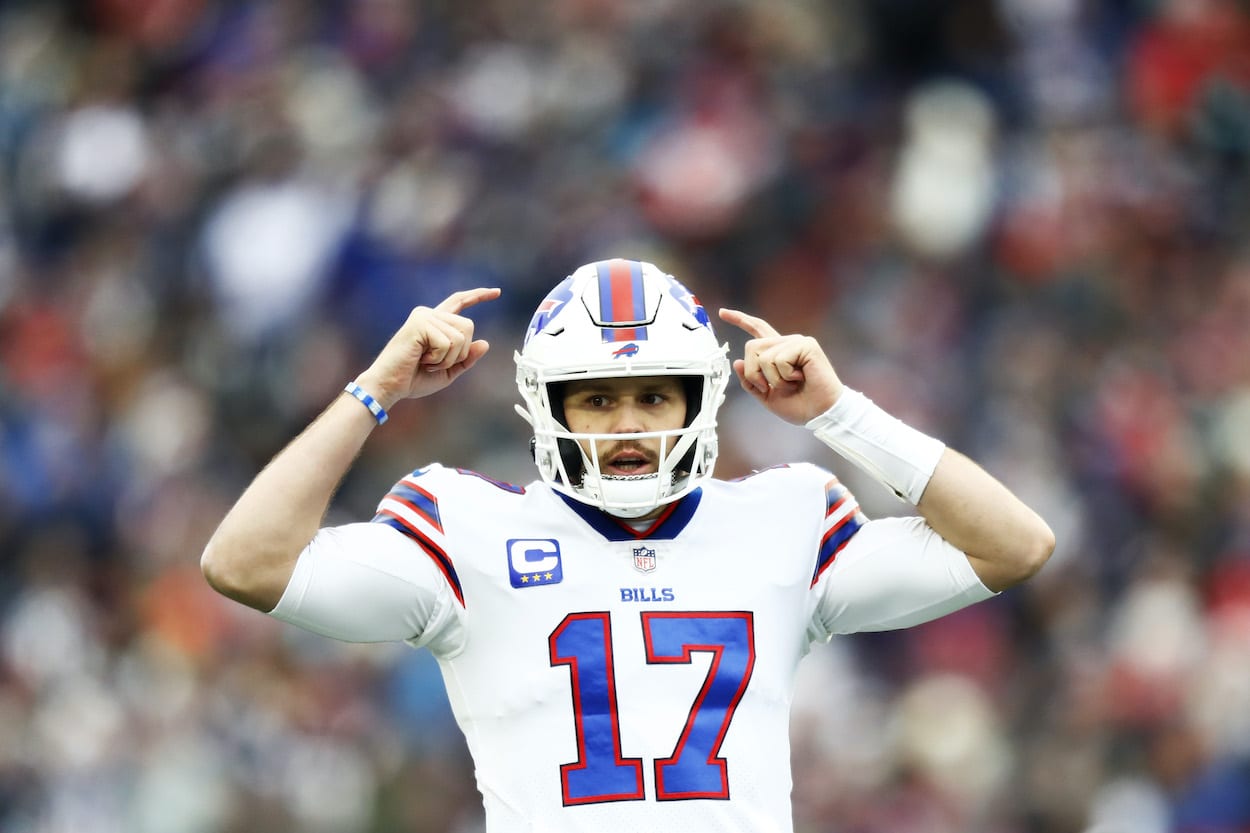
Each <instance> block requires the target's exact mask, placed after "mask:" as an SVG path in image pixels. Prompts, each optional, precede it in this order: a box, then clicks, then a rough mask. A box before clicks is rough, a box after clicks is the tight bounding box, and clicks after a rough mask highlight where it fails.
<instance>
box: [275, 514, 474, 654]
mask: <svg viewBox="0 0 1250 833" xmlns="http://www.w3.org/2000/svg"><path fill="white" fill-rule="evenodd" d="M462 610H463V607H462V606H461V605H460V603H459V601H458V600H457V598H456V596H455V593H454V592H453V590H452V588H451V587H450V586H449V585H448V583H447V581H446V579H445V577H444V576H443V574H442V572H441V571H440V570H439V568H438V566H437V565H436V564H435V562H434V561H433V560H432V559H430V558H429V557H428V556H427V555H426V554H425V553H424V552H423V551H422V550H421V549H420V548H419V547H418V546H417V545H416V544H415V543H413V541H412V540H410V539H409V538H407V537H405V536H404V535H402V534H401V533H399V532H397V531H396V530H395V529H394V528H392V527H390V526H387V525H385V524H376V523H355V524H346V525H344V526H338V527H327V528H324V529H322V530H320V531H318V532H317V534H316V536H315V537H314V538H313V540H312V541H311V542H310V543H309V544H308V546H307V547H306V548H305V549H304V551H303V552H302V553H301V554H300V557H299V561H298V562H297V563H296V566H295V571H294V573H293V574H292V576H291V581H290V582H289V583H288V584H287V587H286V591H285V592H284V593H283V594H282V598H281V599H280V600H279V601H278V605H277V606H276V607H275V608H274V609H273V610H272V611H270V614H269V615H271V616H273V617H274V618H276V619H280V620H282V621H283V622H287V623H289V624H292V625H295V626H297V627H300V628H304V629H305V630H309V631H312V632H314V633H319V634H322V635H323V636H329V637H332V638H334V639H340V640H343V641H345V642H388V641H406V642H409V643H411V644H413V645H415V646H423V645H428V646H429V647H430V648H431V650H433V651H434V652H435V653H440V654H444V653H451V652H454V651H455V650H457V648H458V647H459V646H458V644H457V643H458V640H459V639H460V638H461V634H462V629H461V628H460V627H459V625H460V622H461V619H460V613H461V611H462Z"/></svg>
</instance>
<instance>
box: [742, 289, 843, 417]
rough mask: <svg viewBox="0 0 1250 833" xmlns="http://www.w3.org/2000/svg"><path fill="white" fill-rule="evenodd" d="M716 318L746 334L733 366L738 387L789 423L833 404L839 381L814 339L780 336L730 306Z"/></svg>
mask: <svg viewBox="0 0 1250 833" xmlns="http://www.w3.org/2000/svg"><path fill="white" fill-rule="evenodd" d="M720 317H721V320H722V321H724V322H726V323H727V324H732V325H733V326H735V327H738V328H739V329H741V330H744V331H745V332H746V333H747V335H749V336H751V339H750V340H749V341H747V343H746V346H745V348H744V349H743V357H742V358H741V359H734V363H733V368H734V373H735V374H737V376H738V382H739V384H741V385H742V389H743V390H745V391H746V392H747V393H749V394H751V395H752V396H754V397H755V398H756V399H758V400H759V401H760V402H762V403H763V404H764V407H766V408H768V410H770V411H772V412H773V413H774V414H776V415H777V416H779V417H781V418H782V419H784V420H785V421H786V422H790V423H794V424H795V425H802V424H803V423H805V422H807V421H808V420H811V419H814V418H816V417H818V416H820V415H821V414H823V413H824V412H825V411H827V410H829V409H830V408H832V407H833V403H834V402H836V401H837V399H838V397H839V396H840V395H841V394H842V380H841V379H839V378H838V374H837V373H836V372H834V369H833V365H832V364H831V363H830V361H829V358H828V356H826V355H825V351H824V350H823V349H822V348H821V346H820V344H819V343H818V342H817V341H816V339H814V338H812V337H811V336H805V335H785V336H783V335H781V334H780V333H778V332H777V331H776V330H775V329H773V326H772V325H771V324H769V323H768V322H767V321H765V320H764V319H762V318H756V317H755V316H753V315H747V314H746V313H745V312H740V311H738V310H734V309H721V311H720Z"/></svg>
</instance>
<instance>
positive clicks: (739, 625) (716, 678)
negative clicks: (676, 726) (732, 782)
mask: <svg viewBox="0 0 1250 833" xmlns="http://www.w3.org/2000/svg"><path fill="white" fill-rule="evenodd" d="M642 633H643V637H644V638H645V640H646V645H647V662H648V663H681V664H685V665H689V664H690V661H691V654H693V653H695V652H696V651H698V652H708V653H711V654H712V664H711V667H710V668H709V669H708V672H707V679H705V680H704V681H703V687H702V688H701V689H699V694H698V696H696V697H695V698H694V704H693V705H692V706H691V707H690V715H689V716H688V717H687V718H686V726H685V728H684V729H683V730H682V733H681V737H680V738H678V739H677V745H676V746H675V747H674V748H673V754H671V755H669V756H668V757H667V758H664V759H662V760H658V761H656V762H655V797H656V799H657V800H658V801H675V800H678V799H683V798H724V799H727V798H729V776H728V773H727V764H726V763H725V759H724V758H722V757H720V747H721V743H723V742H724V740H725V733H726V732H728V731H729V721H731V720H732V719H733V715H734V709H736V708H738V703H739V702H740V701H741V700H742V695H743V694H745V693H746V690H747V683H749V682H750V681H751V671H752V669H753V668H754V667H755V627H754V619H753V617H752V615H751V613H750V612H746V611H724V612H715V611H709V612H706V613H672V612H669V611H658V612H654V613H644V614H642Z"/></svg>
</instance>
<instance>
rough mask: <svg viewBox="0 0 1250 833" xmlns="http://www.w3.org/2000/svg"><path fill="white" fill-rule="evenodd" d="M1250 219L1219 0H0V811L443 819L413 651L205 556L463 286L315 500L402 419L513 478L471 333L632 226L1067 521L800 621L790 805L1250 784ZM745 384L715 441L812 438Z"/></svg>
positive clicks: (361, 824)
mask: <svg viewBox="0 0 1250 833" xmlns="http://www.w3.org/2000/svg"><path fill="white" fill-rule="evenodd" d="M1248 230H1250V12H1248V11H1247V7H1246V4H1245V3H1239V2H1236V0H1161V2H1154V3H1139V2H1129V1H1128V0H1113V1H1112V2H1105V3H1090V2H1082V0H1044V1H1043V2H1034V1H1033V0H941V2H937V1H935V0H925V1H924V2H916V1H914V0H878V2H867V1H866V0H852V1H851V2H845V3H837V4H827V3H819V2H815V0H792V1H790V2H783V3H778V2H768V1H767V0H740V2H735V3H723V2H719V1H718V0H686V2H675V0H645V2H637V0H559V2H554V3H539V4H534V3H524V2H521V0H492V1H491V2H486V3H460V4H456V3H428V2H420V0H365V1H364V2H323V3H301V2H287V0H263V1H262V2H256V3H247V4H236V3H225V2H220V0H168V1H167V2H155V0H93V2H89V3H67V2H60V3H55V2H53V3H35V2H10V3H5V4H0V830H4V831H13V832H14V833H61V831H70V830H73V831H75V833H97V831H98V832H99V833H106V832H107V833H111V832H112V831H122V830H124V831H138V832H139V833H145V832H146V831H152V833H157V832H158V831H164V830H169V829H172V828H171V825H173V827H176V828H177V829H179V830H186V831H198V832H199V833H250V831H268V830H280V829H295V828H298V829H301V830H309V831H334V832H335V833H354V832H356V831H359V833H391V831H395V833H398V831H404V832H405V833H423V832H424V831H431V832H433V831H439V833H444V832H446V831H452V832H453V833H459V832H460V831H466V832H467V831H472V830H476V829H478V827H479V825H480V812H479V810H478V798H477V795H476V792H475V787H474V783H473V780H472V773H471V771H470V770H469V765H468V761H467V756H466V754H465V752H464V750H463V745H462V742H461V740H460V738H459V735H458V733H457V730H456V729H455V727H454V725H453V723H452V720H451V717H450V711H449V709H448V707H447V704H446V702H445V700H444V699H443V695H442V693H441V692H442V688H441V685H440V684H439V683H438V680H437V674H438V670H437V666H436V664H435V663H434V662H433V661H432V660H431V659H430V658H429V657H428V655H425V654H421V653H412V652H408V651H406V650H404V649H400V648H397V647H395V646H364V647H362V646H345V645H339V644H335V643H331V642H328V641H326V640H321V639H316V638H312V637H309V636H307V635H304V634H300V633H296V632H293V631H291V630H289V629H285V628H282V627H280V626H278V625H276V623H274V622H271V621H268V620H267V619H265V618H264V617H261V616H256V615H251V614H248V613H247V612H246V611H244V610H242V609H241V608H240V609H236V608H235V607H234V606H230V605H228V604H226V603H224V602H223V601H221V600H219V599H218V598H217V597H215V596H213V595H212V594H211V593H210V592H209V591H208V589H207V587H206V586H204V584H203V583H202V580H201V579H200V577H199V575H198V573H197V568H196V559H197V557H198V554H199V552H200V551H201V549H202V547H203V544H204V542H205V540H206V539H207V537H208V535H209V534H210V532H211V530H212V528H213V525H214V524H215V523H216V521H217V519H219V518H220V517H221V516H222V515H223V514H224V512H225V509H226V501H228V500H229V499H230V496H231V495H234V494H237V493H238V491H239V490H240V489H241V488H242V486H243V484H245V483H246V482H247V481H248V479H249V478H250V477H251V476H252V474H253V473H254V471H255V470H256V469H257V468H258V467H259V466H261V465H263V464H264V462H265V461H266V460H267V459H268V458H269V456H270V455H271V454H272V453H274V452H275V451H276V450H277V448H279V447H280V446H281V445H282V444H283V443H285V442H286V440H287V439H289V437H290V435H291V433H292V432H293V431H294V430H296V429H297V428H298V427H299V426H302V425H303V424H304V423H305V422H306V420H307V419H308V418H309V417H310V416H311V415H312V414H314V413H316V412H317V411H318V410H319V409H320V408H321V407H322V405H323V404H324V403H325V402H326V401H327V400H328V399H329V398H330V397H332V396H333V395H335V392H336V391H337V390H338V389H339V387H340V386H341V385H342V383H343V382H344V381H345V380H347V379H350V378H351V377H352V376H353V375H354V373H355V372H356V371H357V369H359V368H360V367H362V366H363V365H364V364H365V362H366V361H367V360H368V358H369V357H370V356H371V354H372V353H373V351H375V350H376V349H378V347H380V345H381V343H382V340H383V339H385V338H386V336H387V335H388V334H389V333H390V332H391V331H392V330H393V329H394V328H395V327H396V326H397V325H398V323H399V321H400V320H402V318H403V317H404V316H405V315H406V313H407V310H408V309H410V308H411V307H412V306H413V305H416V304H421V303H429V302H431V301H436V300H438V299H441V298H442V297H444V296H445V295H446V294H447V293H448V292H450V291H451V290H453V289H456V288H462V287H464V286H471V285H478V284H497V285H500V286H503V287H504V290H505V295H504V300H503V302H502V303H501V304H500V305H499V307H498V309H497V310H496V311H492V312H491V313H490V316H491V317H489V318H486V319H483V321H482V322H481V326H482V328H483V329H484V330H485V331H486V332H488V333H489V335H490V337H491V338H492V341H494V342H495V343H496V344H497V345H498V346H502V347H504V349H503V350H497V351H493V352H492V354H491V355H490V356H489V357H488V359H487V361H486V362H485V363H484V366H483V367H482V368H481V369H480V371H478V372H475V373H474V374H470V376H468V377H466V378H465V379H464V380H462V381H461V382H459V383H458V384H457V386H456V387H455V388H454V389H453V390H452V391H451V392H449V395H451V396H453V397H455V398H456V400H457V401H456V404H457V416H456V417H455V418H451V417H450V416H449V415H448V414H447V411H448V410H450V409H442V411H441V412H432V411H429V410H428V409H423V407H422V406H421V405H420V403H410V404H411V407H412V410H411V411H404V412H398V413H396V414H395V415H394V416H395V419H394V420H393V423H392V424H391V425H388V430H387V431H386V432H383V433H381V434H379V436H377V437H375V438H374V441H373V442H371V444H370V445H369V447H368V448H367V449H366V452H365V458H364V459H363V460H362V461H361V463H360V465H358V466H357V467H356V468H355V469H354V470H353V474H352V475H351V476H350V477H349V479H348V481H347V482H345V483H344V484H343V488H342V489H341V491H340V496H339V500H338V502H337V503H336V506H335V508H334V509H333V510H332V511H333V512H334V513H335V514H336V515H337V516H339V517H341V518H352V517H357V518H358V517H365V516H368V515H369V514H371V510H372V508H373V503H374V502H375V501H376V500H377V499H378V498H379V497H380V496H381V494H382V493H383V492H384V491H385V489H386V487H388V486H389V484H391V483H392V482H394V480H395V479H396V477H398V476H399V475H400V474H402V473H403V472H404V471H407V470H408V467H410V466H411V465H412V464H413V462H414V461H424V460H426V459H429V458H430V457H431V456H434V457H437V458H441V459H444V460H445V461H447V462H451V463H455V464H457V465H463V466H468V467H471V468H478V469H482V470H484V471H487V472H489V473H491V474H493V475H495V476H501V477H504V478H510V479H525V478H528V477H530V471H531V470H530V467H529V463H528V460H527V458H526V455H525V443H526V434H525V432H524V430H523V428H524V426H523V424H521V422H520V420H518V419H515V418H513V416H512V412H511V402H512V400H513V393H512V392H511V389H510V388H509V387H508V385H507V384H505V383H504V382H506V380H508V379H510V378H511V369H510V367H509V351H508V349H507V346H508V345H509V344H515V343H516V342H517V341H518V339H519V334H520V333H521V331H522V327H523V326H524V323H525V321H526V317H527V316H528V312H529V310H531V309H532V308H533V306H534V304H535V303H536V302H537V300H538V297H539V295H541V293H542V292H543V291H545V288H546V287H548V286H549V285H550V284H551V283H552V281H553V276H554V277H558V276H559V275H561V274H564V273H565V272H566V271H567V270H569V269H570V268H572V267H573V266H574V265H576V264H579V263H582V262H585V261H588V260H592V259H594V258H596V257H600V256H607V255H615V254H629V255H630V256H635V257H645V258H646V259H649V260H655V261H657V262H659V263H661V264H663V265H665V266H666V267H667V268H669V269H671V270H672V271H674V272H677V273H678V274H686V275H689V279H690V280H691V281H693V282H694V283H695V284H698V285H700V286H706V287H709V292H708V295H707V297H704V298H703V299H702V300H703V301H704V302H705V303H706V304H708V305H709V306H716V305H719V304H721V303H733V304H741V305H744V306H745V307H746V308H748V309H754V310H758V311H759V312H760V314H762V315H764V316H765V317H766V318H768V319H770V320H774V321H775V322H776V323H778V325H779V326H783V327H786V328H789V329H793V330H800V331H810V332H813V333H815V334H817V335H819V336H820V338H821V339H822V343H824V344H826V345H827V346H828V347H829V348H830V349H831V350H832V351H833V352H834V353H835V354H836V355H835V359H836V360H837V361H838V362H839V366H840V367H842V368H845V370H844V375H846V376H847V379H848V382H850V383H851V384H853V385H855V386H856V387H859V388H862V389H864V390H866V391H867V392H868V393H869V394H871V395H872V396H873V397H874V398H877V399H878V400H880V401H882V402H883V403H885V404H886V406H887V407H888V408H889V409H890V410H892V411H894V412H896V413H899V414H901V415H904V416H905V417H906V418H907V419H908V420H909V421H910V422H913V423H914V424H917V425H919V426H921V427H923V428H924V429H925V430H927V431H931V432H932V433H935V434H937V435H939V436H942V437H944V438H945V439H947V440H949V441H950V442H951V443H952V444H954V445H957V446H961V447H967V448H970V449H972V450H974V452H975V456H977V457H978V458H980V459H984V460H987V461H989V462H990V465H991V467H993V468H994V469H995V473H996V474H998V475H999V476H1001V477H1002V478H1003V479H1004V480H1005V481H1007V482H1008V483H1009V484H1010V485H1011V486H1012V487H1013V488H1015V489H1017V490H1018V491H1020V492H1021V493H1022V494H1024V495H1025V496H1026V497H1027V499H1028V500H1029V502H1030V503H1031V504H1033V505H1037V506H1042V507H1046V509H1047V510H1048V511H1047V519H1048V520H1049V521H1050V523H1051V524H1052V526H1053V527H1054V528H1055V529H1056V530H1057V531H1058V533H1059V550H1058V552H1057V554H1056V557H1055V558H1054V559H1053V560H1052V562H1051V564H1050V566H1049V567H1048V568H1047V570H1046V571H1045V572H1044V573H1043V574H1042V575H1040V576H1039V577H1038V578H1037V579H1036V580H1035V581H1034V582H1031V583H1030V584H1029V585H1028V586H1027V587H1025V588H1022V589H1021V590H1019V591H1013V592H1012V593H1008V594H1005V595H1004V596H1002V597H1000V598H998V599H996V600H994V601H992V602H990V603H987V604H985V605H982V606H980V607H977V608H974V609H972V610H969V611H967V612H965V614H964V615H961V616H957V617H951V618H950V619H949V620H943V621H941V622H936V623H933V624H932V625H931V626H927V627H924V628H920V629H916V630H915V631H908V632H905V633H900V634H880V635H871V636H868V635H865V636H861V637H856V638H854V639H848V640H842V641H839V642H837V643H835V644H834V645H832V646H830V647H828V648H825V649H821V650H818V651H815V652H813V655H812V656H811V657H810V658H809V660H808V662H807V665H806V667H805V669H804V677H803V679H802V680H801V681H800V685H799V688H798V690H797V691H796V693H795V696H796V701H797V708H796V720H795V726H794V745H793V750H794V756H795V760H796V765H795V780H796V783H795V822H796V827H797V830H798V831H800V833H887V831H888V833H947V832H948V831H950V833H954V831H960V833H1246V831H1250V258H1248V257H1247V254H1246V248H1245V243H1244V240H1245V237H1246V234H1247V231H1248ZM749 404H750V403H748V402H745V401H737V400H735V399H733V398H731V401H730V403H729V405H728V407H727V408H726V409H725V411H724V412H723V413H724V415H725V417H724V422H725V426H724V427H725V430H724V432H723V434H722V437H723V440H722V441H723V443H724V445H725V446H726V447H725V448H724V449H723V451H722V456H721V463H722V468H721V471H720V472H719V474H721V475H722V476H734V475H738V474H742V473H745V472H746V471H747V470H749V469H750V468H752V467H756V466H761V465H768V464H772V463H775V462H779V461H781V460H783V459H786V458H791V457H800V458H804V459H806V458H808V456H809V453H811V450H810V449H808V448H806V447H805V444H806V443H807V442H808V440H807V438H806V435H805V434H804V433H803V432H802V431H797V432H796V433H793V434H790V433H787V432H786V431H784V430H781V429H776V428H775V427H771V428H770V430H769V431H767V432H761V431H760V430H759V428H758V420H757V415H758V409H755V408H750V407H746V406H747V405H749ZM418 421H419V422H420V423H421V424H422V426H423V429H422V437H423V438H422V439H421V440H420V442H418V440H417V438H416V437H415V436H414V433H413V432H412V431H405V425H408V426H412V425H414V424H416V423H417V422H418ZM835 464H836V461H834V460H831V461H830V465H835ZM839 474H844V475H845V476H846V478H847V479H848V482H850V484H851V485H852V487H853V488H855V489H856V490H857V492H858V493H859V497H860V499H861V502H862V503H863V504H864V506H865V507H866V508H867V509H868V510H869V511H870V512H871V513H873V514H883V513H890V512H894V511H897V510H898V509H899V508H900V507H899V504H897V503H896V502H895V501H893V499H892V498H891V497H890V496H888V495H884V494H882V493H881V491H880V490H879V489H877V487H875V486H874V484H872V483H870V482H864V481H862V479H860V478H857V477H856V475H855V473H854V472H852V471H841V472H839ZM990 622H992V624H987V623H990ZM987 634H1004V635H1006V636H1005V637H1004V638H1000V639H992V638H989V637H988V636H987ZM174 819H176V820H177V821H176V822H175V821H173V820H174Z"/></svg>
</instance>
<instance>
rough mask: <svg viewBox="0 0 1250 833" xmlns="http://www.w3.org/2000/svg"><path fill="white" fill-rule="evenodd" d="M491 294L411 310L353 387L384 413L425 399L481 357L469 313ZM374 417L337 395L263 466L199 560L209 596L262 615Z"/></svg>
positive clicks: (495, 293)
mask: <svg viewBox="0 0 1250 833" xmlns="http://www.w3.org/2000/svg"><path fill="white" fill-rule="evenodd" d="M499 294H500V291H499V290H498V289H471V290H466V291H464V292H457V293H454V294H453V295H451V296H450V297H448V298H447V299H446V300H445V301H443V302H442V303H441V304H439V305H438V306H437V307H435V308H433V309H430V308H429V307H417V308H416V309H414V310H413V311H412V313H411V314H410V315H409V316H408V320H407V321H406V322H405V323H404V325H403V326H402V327H401V328H400V329H399V331H398V332H396V333H395V335H394V336H393V337H392V338H391V340H390V341H389V342H388V343H387V345H386V347H384V348H383V349H382V352H381V353H379V354H378V357H377V358H376V359H375V360H374V362H373V364H371V365H370V366H369V369H368V370H366V371H365V372H364V373H362V374H361V375H360V376H358V377H357V379H356V382H357V384H359V385H360V386H361V387H362V388H364V389H365V390H366V391H368V392H369V393H370V394H371V395H372V396H373V397H374V398H375V399H376V400H377V401H378V402H379V404H381V405H382V407H383V408H385V409H387V410H390V408H391V407H392V406H393V405H394V404H395V403H397V402H399V401H400V400H403V399H416V398H420V397H423V396H429V395H430V394H432V393H435V392H437V391H439V390H442V389H443V388H445V387H447V385H449V384H451V383H452V382H453V381H454V380H455V379H456V378H457V377H458V376H459V375H460V374H462V373H464V372H465V371H466V370H468V369H469V368H471V367H472V366H473V365H474V364H476V363H477V361H478V360H479V359H481V358H482V356H484V355H485V354H486V351H487V350H488V349H489V345H488V344H487V343H486V342H485V341H482V340H480V339H479V340H474V339H473V322H472V321H471V320H470V319H468V318H465V317H464V316H462V315H460V313H461V312H462V311H464V310H465V309H467V308H468V307H471V306H473V305H474V304H478V303H480V302H482V301H489V300H493V299H495V298H498V297H499ZM375 427H377V422H376V421H375V420H374V417H373V415H372V414H371V413H370V412H369V410H368V409H367V408H365V407H364V406H363V405H362V404H361V403H360V402H358V401H357V400H356V399H355V398H353V397H351V396H348V395H346V394H340V395H339V397H338V398H337V399H335V400H334V402H332V403H331V404H330V406H329V407H328V408H326V410H325V411H324V412H322V414H321V415H320V416H319V417H317V419H316V420H314V421H313V423H312V424H311V425H309V426H308V428H306V429H305V430H304V431H303V433H301V434H300V435H299V436H298V437H296V438H295V440H293V441H292V442H291V443H290V444H289V445H288V446H287V447H286V448H284V449H283V450H282V451H281V452H279V453H278V455H277V456H276V457H274V458H273V460H272V461H270V463H269V465H267V466H266V467H265V468H264V470H263V471H261V473H260V474H258V475H257V476H256V479H255V480H253V481H252V483H251V485H249V486H248V487H247V489H246V490H245V491H244V492H243V495H242V496H241V497H240V498H239V500H238V502H236V503H235V505H234V506H233V507H232V508H231V509H230V511H229V512H228V513H227V514H226V517H225V518H224V519H223V520H222V522H221V524H220V525H219V526H218V527H217V531H216V532H214V533H213V536H212V538H211V539H210V540H209V542H208V546H207V547H206V548H205V550H204V554H203V555H202V556H201V558H200V567H201V569H202V570H203V571H204V577H205V578H206V579H207V580H208V583H209V584H210V585H212V587H213V589H215V590H217V591H218V592H219V593H222V594H223V595H225V596H228V597H230V598H231V599H234V600H235V601H238V602H241V603H243V604H245V605H248V606H250V607H254V608H256V609H258V610H262V611H265V612H268V611H270V610H272V609H273V608H274V607H275V606H276V605H277V604H278V600H279V599H281V598H282V593H283V591H284V590H285V589H286V586H287V583H288V582H289V581H290V579H291V574H292V572H293V571H294V569H295V562H296V561H297V560H298V558H299V555H300V553H301V552H302V551H303V550H304V548H305V547H306V546H307V545H308V542H309V541H311V540H312V538H313V536H314V535H315V534H316V533H317V529H318V528H319V527H320V525H321V521H322V518H324V517H325V513H326V509H327V508H328V507H329V505H330V499H331V497H332V496H333V495H334V490H335V489H337V488H338V484H339V482H340V481H342V479H343V476H344V475H345V474H347V471H348V469H350V468H351V465H352V463H353V462H354V461H355V459H356V457H357V455H358V454H359V453H360V449H361V448H362V447H363V446H364V443H365V440H366V439H367V438H368V436H369V433H370V432H371V431H372V430H373V429H374V428H375Z"/></svg>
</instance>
